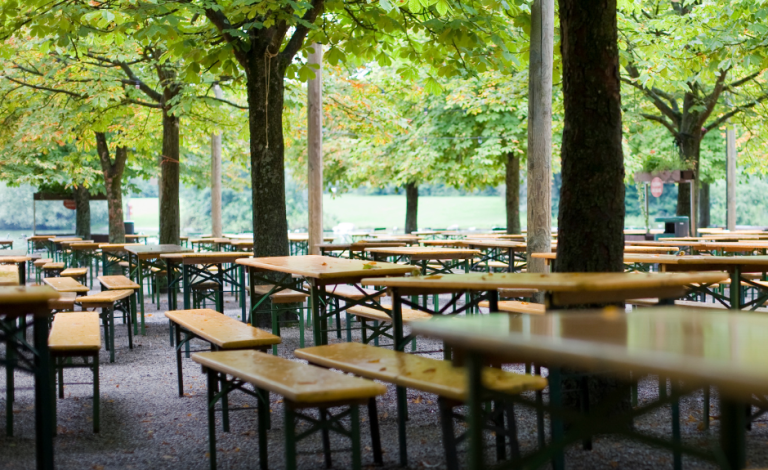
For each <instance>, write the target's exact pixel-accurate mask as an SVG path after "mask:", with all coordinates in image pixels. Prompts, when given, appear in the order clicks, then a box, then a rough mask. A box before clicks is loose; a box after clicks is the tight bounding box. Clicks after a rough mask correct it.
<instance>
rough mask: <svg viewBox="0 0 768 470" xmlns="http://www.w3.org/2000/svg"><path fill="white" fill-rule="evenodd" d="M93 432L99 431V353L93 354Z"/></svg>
mask: <svg viewBox="0 0 768 470" xmlns="http://www.w3.org/2000/svg"><path fill="white" fill-rule="evenodd" d="M91 369H92V370H93V432H94V433H98V432H99V431H101V397H100V396H99V353H98V352H97V353H96V354H94V355H93V365H92V367H91Z"/></svg>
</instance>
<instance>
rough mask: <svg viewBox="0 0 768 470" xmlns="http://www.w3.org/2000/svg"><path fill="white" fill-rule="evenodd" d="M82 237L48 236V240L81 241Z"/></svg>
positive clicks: (55, 241) (59, 241)
mask: <svg viewBox="0 0 768 470" xmlns="http://www.w3.org/2000/svg"><path fill="white" fill-rule="evenodd" d="M82 240H83V239H82V238H81V237H55V236H54V237H50V236H49V237H48V241H51V242H53V243H61V242H71V241H82Z"/></svg>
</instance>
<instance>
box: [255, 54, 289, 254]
mask: <svg viewBox="0 0 768 470" xmlns="http://www.w3.org/2000/svg"><path fill="white" fill-rule="evenodd" d="M264 52H265V51H264V50H263V49H262V50H260V51H257V50H252V51H251V53H252V56H251V60H250V61H249V66H250V70H249V73H248V76H249V79H248V82H247V92H248V108H249V110H248V114H249V116H248V125H249V130H250V134H251V143H250V144H251V147H250V151H251V187H252V189H253V242H254V243H253V253H254V255H255V256H257V257H261V256H288V221H287V219H286V210H285V146H284V143H283V99H284V93H285V87H284V83H283V79H284V77H285V69H286V68H287V66H288V65H289V64H288V63H286V62H285V61H284V60H282V59H281V56H276V57H272V58H271V59H270V56H269V55H268V54H264ZM265 80H266V81H267V82H268V83H267V86H265V83H264V82H265Z"/></svg>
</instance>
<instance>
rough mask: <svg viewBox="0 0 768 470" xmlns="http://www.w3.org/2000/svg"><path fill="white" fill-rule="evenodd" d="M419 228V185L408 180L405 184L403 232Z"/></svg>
mask: <svg viewBox="0 0 768 470" xmlns="http://www.w3.org/2000/svg"><path fill="white" fill-rule="evenodd" d="M418 229H419V185H418V184H416V183H414V182H410V183H408V184H406V185H405V233H411V232H415V231H417V230H418Z"/></svg>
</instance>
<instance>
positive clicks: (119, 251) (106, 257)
mask: <svg viewBox="0 0 768 470" xmlns="http://www.w3.org/2000/svg"><path fill="white" fill-rule="evenodd" d="M141 245H142V244H141V243H99V249H101V273H102V274H103V275H110V274H114V272H113V271H117V272H121V270H120V269H117V270H113V268H114V267H115V266H117V267H118V268H119V267H120V262H121V261H124V262H126V263H127V262H128V251H126V249H125V248H126V247H129V246H141Z"/></svg>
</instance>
